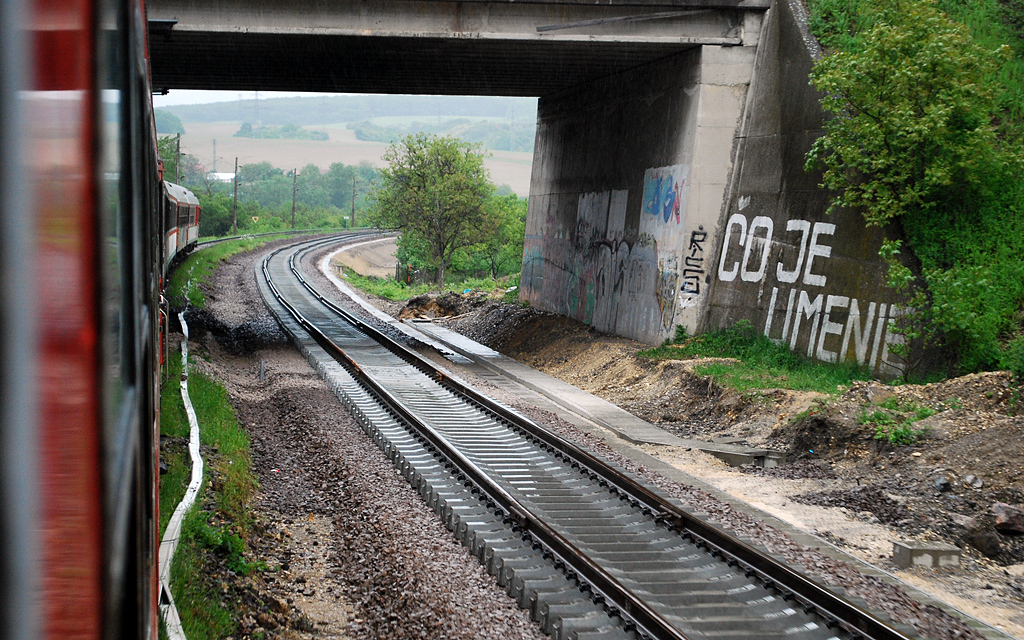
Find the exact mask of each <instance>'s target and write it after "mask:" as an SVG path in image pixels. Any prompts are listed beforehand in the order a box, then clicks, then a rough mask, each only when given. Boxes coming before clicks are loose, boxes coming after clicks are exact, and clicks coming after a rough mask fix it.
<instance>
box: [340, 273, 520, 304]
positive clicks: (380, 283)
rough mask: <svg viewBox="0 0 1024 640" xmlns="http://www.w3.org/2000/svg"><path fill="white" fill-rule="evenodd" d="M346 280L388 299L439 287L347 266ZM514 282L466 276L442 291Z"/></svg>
mask: <svg viewBox="0 0 1024 640" xmlns="http://www.w3.org/2000/svg"><path fill="white" fill-rule="evenodd" d="M345 280H346V281H347V282H348V283H349V284H350V285H352V286H353V287H355V288H356V289H359V290H361V291H365V292H367V293H371V294H373V295H375V296H378V297H381V298H387V299H388V300H408V299H409V298H414V297H416V296H422V295H424V294H427V293H431V292H437V291H438V287H437V285H435V284H427V283H423V284H411V285H407V284H405V283H404V282H398V281H397V280H395V279H394V278H374V277H372V276H361V275H359V274H358V273H356V272H355V271H352V270H351V269H349V268H348V267H345ZM514 284H515V283H512V284H509V282H508V278H505V279H494V278H465V279H462V280H449V281H448V282H446V283H445V285H444V288H443V289H441V291H454V292H456V293H463V292H464V291H465V290H467V289H470V290H473V291H499V290H500V291H505V290H506V289H507V288H508V287H510V286H513V285H514Z"/></svg>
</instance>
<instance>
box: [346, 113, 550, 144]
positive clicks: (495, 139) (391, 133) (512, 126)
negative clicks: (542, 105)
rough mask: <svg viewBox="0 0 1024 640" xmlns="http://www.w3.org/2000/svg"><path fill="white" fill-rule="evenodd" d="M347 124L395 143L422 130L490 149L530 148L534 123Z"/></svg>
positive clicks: (359, 133)
mask: <svg viewBox="0 0 1024 640" xmlns="http://www.w3.org/2000/svg"><path fill="white" fill-rule="evenodd" d="M348 128H349V129H352V130H353V131H355V134H356V138H357V139H359V140H370V141H374V142H389V143H394V142H398V141H400V140H401V139H402V138H403V137H405V136H408V135H410V134H414V133H424V134H430V135H438V136H448V137H452V138H459V139H461V140H465V141H467V142H475V143H479V144H480V145H481V146H483V147H484V148H485V149H490V150H492V151H531V152H532V151H533V142H534V138H535V135H536V129H537V125H536V123H535V122H533V121H532V120H528V121H525V122H496V121H493V120H492V121H488V120H477V121H473V120H470V119H468V118H456V119H452V120H444V121H438V122H435V123H430V122H418V121H413V122H410V123H408V124H404V125H398V124H392V125H382V124H376V123H374V122H372V121H370V120H364V121H362V122H350V123H349V124H348Z"/></svg>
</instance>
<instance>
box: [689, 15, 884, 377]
mask: <svg viewBox="0 0 1024 640" xmlns="http://www.w3.org/2000/svg"><path fill="white" fill-rule="evenodd" d="M819 55H820V48H819V47H818V44H817V42H816V41H815V40H814V39H813V38H812V37H811V36H810V34H809V32H808V30H807V26H806V20H805V18H804V15H803V7H802V5H801V4H800V2H799V0H778V1H777V2H776V3H775V4H773V6H772V9H771V11H770V15H769V17H768V19H767V21H766V25H765V29H764V31H763V34H762V39H761V42H760V46H759V48H758V55H757V62H756V65H755V76H754V80H753V82H752V84H751V89H750V97H749V103H748V104H749V105H750V107H749V109H748V110H747V113H746V114H745V118H744V122H743V126H742V128H741V131H740V135H739V138H738V144H737V153H736V158H737V162H736V167H735V169H734V172H733V180H732V184H731V185H730V190H729V198H728V202H727V207H726V209H725V213H724V215H723V217H722V220H723V222H722V225H721V227H720V228H721V230H722V232H721V233H720V234H719V236H718V237H717V238H716V242H715V249H714V263H713V274H712V280H711V287H710V296H709V300H708V304H707V305H706V306H704V307H703V308H702V309H701V316H700V318H699V319H698V327H699V328H700V329H704V330H706V329H709V328H714V327H723V326H730V325H732V324H734V323H735V322H736V321H738V320H741V319H745V320H748V321H750V322H752V323H753V324H754V325H755V326H756V327H757V328H758V329H760V330H761V331H763V332H764V333H765V335H768V336H769V337H771V338H773V339H775V340H779V341H783V342H786V343H788V344H789V345H790V347H791V348H793V349H795V350H796V351H798V352H800V353H803V354H805V355H807V356H810V357H813V358H816V359H819V360H823V361H827V362H835V361H837V360H838V361H856V362H858V363H859V364H861V365H866V366H868V367H869V368H870V369H872V370H873V371H875V372H876V373H878V374H880V375H882V376H886V377H893V376H896V375H899V374H900V373H901V368H902V361H901V360H900V359H899V358H897V357H896V355H895V354H892V353H890V350H889V347H890V346H891V345H892V344H893V343H895V342H900V341H901V340H902V337H901V336H899V335H896V334H891V333H889V331H888V319H891V318H893V317H895V316H896V315H898V314H899V313H900V307H899V306H898V304H896V300H895V299H894V297H893V293H892V292H891V290H888V289H886V287H885V286H884V283H885V273H886V265H885V264H884V262H882V261H881V260H880V258H879V257H878V249H879V247H880V245H881V242H882V233H881V231H880V230H879V229H878V228H875V227H872V228H867V227H865V225H864V220H863V218H862V217H861V215H860V214H859V213H853V212H849V211H839V212H836V213H834V214H832V215H825V211H826V210H827V208H828V193H827V192H826V191H824V190H822V189H819V188H818V186H817V185H818V184H819V183H820V181H821V176H820V174H818V173H808V172H806V171H805V170H804V161H805V156H806V154H807V152H808V151H809V150H810V148H811V145H812V143H813V142H814V140H815V139H817V138H818V137H819V136H820V135H821V134H822V123H823V122H824V114H823V112H822V111H821V109H820V107H819V98H820V94H819V93H818V92H817V91H816V90H815V89H814V88H813V87H811V86H810V84H809V82H808V75H809V73H810V70H811V66H812V64H813V61H814V58H816V57H817V56H819Z"/></svg>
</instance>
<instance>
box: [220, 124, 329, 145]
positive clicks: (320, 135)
mask: <svg viewBox="0 0 1024 640" xmlns="http://www.w3.org/2000/svg"><path fill="white" fill-rule="evenodd" d="M235 137H236V138H263V139H267V140H273V139H285V140H317V141H320V142H326V141H327V140H330V136H328V135H327V132H326V131H311V130H309V129H303V128H302V127H300V126H297V125H294V124H285V125H281V126H280V127H275V126H273V125H263V126H261V127H253V126H252V123H251V122H243V123H242V126H241V127H239V129H238V131H236V132H235Z"/></svg>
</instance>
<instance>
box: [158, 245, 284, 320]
mask: <svg viewBox="0 0 1024 640" xmlns="http://www.w3.org/2000/svg"><path fill="white" fill-rule="evenodd" d="M286 237H289V236H287V235H285V234H281V235H273V236H261V237H259V238H252V237H248V238H239V239H238V240H229V241H227V242H221V243H220V244H215V245H213V246H212V247H207V248H205V249H199V250H197V251H193V252H192V253H191V255H189V256H188V257H187V258H185V260H184V261H183V262H182V263H181V264H180V265H178V267H177V268H176V269H175V270H174V272H173V273H171V278H170V282H168V283H167V299H168V300H170V302H171V307H173V308H175V309H181V308H183V307H185V306H187V305H188V304H191V305H192V306H194V307H200V308H202V307H205V306H206V296H205V295H203V292H202V290H201V288H200V287H201V285H203V284H206V283H207V282H208V281H209V279H210V276H211V275H213V272H214V270H215V269H216V268H217V267H218V266H219V265H220V263H221V262H223V261H224V260H227V259H228V258H230V257H231V256H233V255H235V254H236V253H241V252H243V251H250V250H252V249H256V248H258V247H261V246H263V245H265V244H266V243H268V242H272V241H274V240H280V239H281V238H286Z"/></svg>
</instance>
